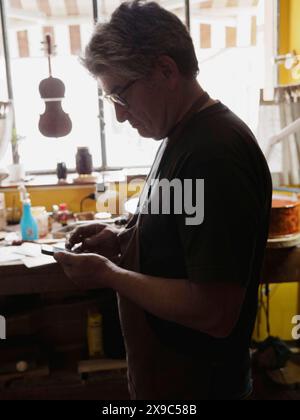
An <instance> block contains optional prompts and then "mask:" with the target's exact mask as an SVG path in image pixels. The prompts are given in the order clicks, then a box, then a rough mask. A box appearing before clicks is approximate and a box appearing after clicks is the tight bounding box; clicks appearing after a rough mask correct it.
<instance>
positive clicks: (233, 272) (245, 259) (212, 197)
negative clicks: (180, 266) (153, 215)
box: [174, 155, 261, 287]
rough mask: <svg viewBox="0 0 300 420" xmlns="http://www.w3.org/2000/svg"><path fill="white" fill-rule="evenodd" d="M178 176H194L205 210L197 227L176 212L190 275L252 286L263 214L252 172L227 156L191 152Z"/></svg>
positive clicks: (195, 197) (196, 203) (199, 205)
mask: <svg viewBox="0 0 300 420" xmlns="http://www.w3.org/2000/svg"><path fill="white" fill-rule="evenodd" d="M178 178H180V179H181V181H182V182H183V183H184V181H186V180H191V181H190V182H192V183H193V193H192V198H193V204H194V207H195V208H196V211H198V212H201V211H202V212H203V217H202V218H201V217H199V214H200V215H201V213H199V214H198V219H199V220H201V219H203V220H202V221H201V223H199V224H194V225H191V224H189V223H191V222H188V217H189V216H188V215H187V214H186V213H185V212H184V213H183V214H181V215H180V214H177V215H174V217H175V218H176V226H177V229H178V233H179V237H180V241H181V245H182V249H183V252H184V258H185V264H186V270H187V274H188V277H189V279H190V280H191V281H194V282H202V281H203V282H236V283H238V284H240V285H241V286H242V287H246V286H247V284H248V282H249V279H250V278H251V275H252V270H253V259H254V256H255V248H256V242H257V235H258V230H259V221H260V215H261V209H260V206H259V199H258V192H257V189H258V188H259V186H257V185H255V182H253V177H252V176H251V173H249V172H248V169H246V168H243V167H242V166H241V165H239V163H236V162H234V161H233V160H232V159H229V158H228V159H227V158H226V157H222V158H216V159H211V160H209V161H205V162H201V159H199V158H197V155H191V156H189V158H188V159H187V160H186V162H185V164H184V166H183V167H182V169H181V170H180V173H179V174H178ZM197 180H198V184H197ZM199 180H203V182H202V183H201V182H199ZM186 185H188V184H186ZM197 185H198V188H197ZM201 185H202V187H203V191H201V187H200V186H201ZM189 189H190V186H189ZM185 196H187V197H188V196H190V193H187V192H186V187H185V188H184V190H183V197H184V200H183V201H185V200H186V198H185ZM187 204H188V203H187ZM184 208H185V206H184ZM201 209H202V210H201ZM196 211H195V220H196V217H197V215H196Z"/></svg>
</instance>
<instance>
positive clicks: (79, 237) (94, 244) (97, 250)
mask: <svg viewBox="0 0 300 420" xmlns="http://www.w3.org/2000/svg"><path fill="white" fill-rule="evenodd" d="M118 233H119V231H118V230H117V229H114V228H112V227H110V226H108V225H105V224H102V223H93V224H90V225H86V226H80V227H78V228H76V229H75V230H74V231H73V232H72V233H71V235H70V238H69V240H68V242H67V243H66V248H67V249H68V250H71V249H72V248H73V247H74V246H75V245H77V244H80V243H81V244H82V245H81V246H80V247H79V248H77V250H76V252H78V253H81V252H91V253H94V254H100V255H102V256H104V257H106V258H109V259H110V260H112V261H117V260H118V257H119V254H120V252H121V250H120V245H119V241H118V237H117V236H118Z"/></svg>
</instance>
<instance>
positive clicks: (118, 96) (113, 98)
mask: <svg viewBox="0 0 300 420" xmlns="http://www.w3.org/2000/svg"><path fill="white" fill-rule="evenodd" d="M138 80H140V79H136V80H131V81H130V82H129V83H127V84H126V85H125V86H124V87H123V88H122V90H121V91H120V92H119V93H108V94H107V95H104V99H107V100H108V102H110V103H111V104H113V105H114V104H118V105H121V106H122V107H124V108H129V104H128V102H127V101H126V99H124V98H122V95H123V94H124V93H125V92H126V90H128V89H129V88H130V87H131V86H132V85H133V84H134V83H135V82H137V81H138Z"/></svg>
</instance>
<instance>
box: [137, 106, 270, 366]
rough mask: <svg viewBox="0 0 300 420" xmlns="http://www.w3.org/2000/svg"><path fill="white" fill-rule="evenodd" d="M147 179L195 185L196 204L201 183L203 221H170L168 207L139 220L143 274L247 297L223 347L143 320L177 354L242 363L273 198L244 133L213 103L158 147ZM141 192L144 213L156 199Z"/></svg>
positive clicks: (253, 144)
mask: <svg viewBox="0 0 300 420" xmlns="http://www.w3.org/2000/svg"><path fill="white" fill-rule="evenodd" d="M152 178H156V179H160V180H161V179H168V180H169V181H171V180H174V179H179V180H182V181H184V180H193V182H194V188H193V200H194V201H193V202H194V203H196V198H197V196H196V194H195V191H196V180H197V179H198V180H201V179H203V180H204V220H203V222H202V223H201V224H199V225H188V224H187V223H186V217H187V216H188V215H187V214H185V213H183V214H181V215H180V214H176V213H177V212H175V209H174V206H172V205H171V207H170V214H155V215H153V214H144V215H143V216H142V223H141V227H140V266H141V271H142V273H144V274H148V275H153V276H159V277H166V278H174V279H176V278H178V279H182V278H188V279H189V280H190V281H192V282H210V283H215V287H216V289H217V287H218V283H221V282H222V283H224V282H236V283H237V284H239V285H241V286H242V287H244V288H245V289H246V297H245V300H244V303H243V307H242V311H241V314H240V318H239V321H238V323H237V325H236V327H235V328H234V331H233V332H232V334H231V335H230V336H229V337H228V338H225V339H216V338H213V337H211V336H209V335H207V334H203V333H201V332H199V331H196V330H193V329H191V328H187V327H185V326H182V325H179V324H177V323H174V322H169V321H165V320H162V319H159V318H157V317H155V316H153V315H151V314H148V313H147V319H148V321H149V323H150V325H151V326H152V328H153V330H154V331H155V333H156V335H157V336H158V338H159V340H160V341H161V342H162V343H163V344H164V345H166V346H171V347H172V348H173V349H175V350H176V351H178V352H180V353H185V354H188V355H191V357H197V358H201V359H202V360H203V358H206V359H209V360H213V361H221V362H222V361H228V360H234V361H235V363H238V361H240V362H242V363H244V362H245V360H247V358H248V349H249V345H250V340H251V335H252V331H253V327H254V323H255V318H256V312H257V295H258V293H257V292H258V286H259V282H260V272H261V268H262V263H263V257H264V251H265V246H266V241H267V236H268V227H269V214H270V207H271V196H272V182H271V176H270V172H269V169H268V166H267V163H266V161H265V158H264V156H263V153H262V152H261V150H260V148H259V146H258V144H257V141H256V139H255V137H254V135H253V134H252V132H251V131H250V129H249V128H248V127H247V126H246V125H245V124H244V123H243V122H242V121H241V120H240V119H239V118H238V117H237V116H236V115H235V114H233V113H232V112H231V111H230V110H229V109H228V108H227V107H226V106H224V105H223V104H221V103H217V104H215V105H213V106H211V107H210V108H207V109H205V110H204V111H201V112H199V113H197V114H195V115H194V116H193V117H192V118H191V119H190V120H189V122H188V123H187V125H186V126H185V127H184V130H183V131H182V132H181V135H180V137H179V138H177V139H175V140H174V141H172V138H170V139H167V140H165V141H164V144H163V145H162V146H161V149H160V152H159V153H158V156H157V158H156V160H155V162H154V165H153V168H152ZM149 185H150V182H149ZM149 185H148V186H149ZM145 191H146V192H147V193H148V200H149V201H148V203H147V204H148V207H149V206H150V205H151V202H153V201H154V200H157V199H158V198H160V199H161V193H160V196H158V195H157V194H159V189H157V188H153V187H152V188H150V189H149V190H148V189H147V188H146V190H145ZM145 191H144V193H145ZM146 195H147V194H146ZM183 196H184V192H183ZM171 197H174V196H173V195H172V194H171ZM199 197H200V195H199ZM199 197H198V198H199ZM164 198H166V197H165V196H164ZM171 202H172V200H171ZM142 204H143V203H141V207H142ZM183 208H184V205H183ZM174 281H176V280H174ZM206 316H207V317H209V316H210V314H209V313H207V314H206Z"/></svg>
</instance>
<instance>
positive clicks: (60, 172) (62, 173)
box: [56, 162, 68, 181]
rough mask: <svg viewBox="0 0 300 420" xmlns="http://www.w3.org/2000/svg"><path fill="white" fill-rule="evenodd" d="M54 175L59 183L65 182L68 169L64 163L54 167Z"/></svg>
mask: <svg viewBox="0 0 300 420" xmlns="http://www.w3.org/2000/svg"><path fill="white" fill-rule="evenodd" d="M56 175H57V178H58V180H59V181H65V180H66V179H67V176H68V169H67V165H66V164H65V162H59V163H58V164H57V166H56Z"/></svg>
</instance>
